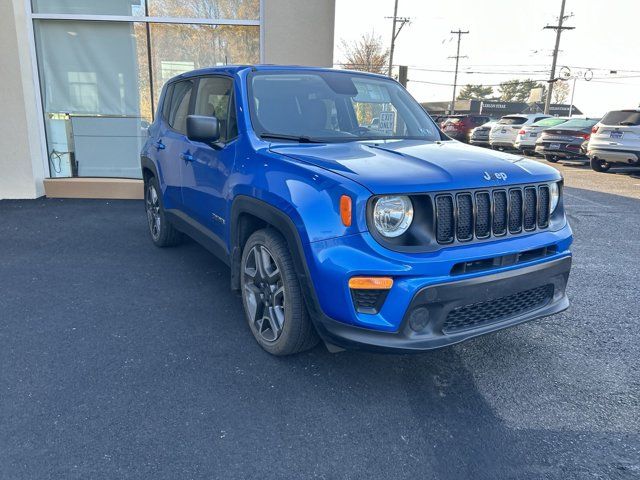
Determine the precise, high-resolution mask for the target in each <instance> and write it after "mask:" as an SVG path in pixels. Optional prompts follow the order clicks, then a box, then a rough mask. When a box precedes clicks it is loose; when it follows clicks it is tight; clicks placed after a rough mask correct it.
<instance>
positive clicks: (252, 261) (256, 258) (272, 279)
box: [240, 229, 318, 355]
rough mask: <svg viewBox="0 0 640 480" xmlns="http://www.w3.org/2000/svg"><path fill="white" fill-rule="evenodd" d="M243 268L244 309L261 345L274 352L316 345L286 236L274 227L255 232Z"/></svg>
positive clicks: (288, 351) (246, 246)
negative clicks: (273, 228)
mask: <svg viewBox="0 0 640 480" xmlns="http://www.w3.org/2000/svg"><path fill="white" fill-rule="evenodd" d="M240 268H241V272H240V278H241V291H242V303H243V305H244V311H245V314H246V318H247V322H248V323H249V328H251V333H253V336H254V337H255V339H256V340H257V342H258V343H259V344H260V346H261V347H262V348H264V349H265V350H266V351H267V352H269V353H271V354H273V355H291V354H294V353H298V352H302V351H304V350H308V349H309V348H312V347H313V346H315V345H316V344H317V343H318V336H317V334H316V332H315V329H314V327H313V324H312V323H311V319H310V318H309V313H308V312H307V309H306V307H305V304H304V299H303V296H302V290H301V288H300V284H299V282H298V279H297V276H296V273H295V270H294V267H293V260H292V258H291V254H290V253H289V249H288V246H287V243H286V241H285V240H284V238H283V237H282V235H280V234H279V233H278V232H276V231H275V230H272V229H264V230H258V231H257V232H255V233H254V234H253V235H251V237H249V240H247V243H246V245H245V247H244V250H243V252H242V261H241V265H240Z"/></svg>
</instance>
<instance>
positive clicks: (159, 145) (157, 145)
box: [153, 140, 166, 150]
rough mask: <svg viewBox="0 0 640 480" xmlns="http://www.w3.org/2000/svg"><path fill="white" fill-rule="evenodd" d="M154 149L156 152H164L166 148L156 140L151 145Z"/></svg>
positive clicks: (160, 141)
mask: <svg viewBox="0 0 640 480" xmlns="http://www.w3.org/2000/svg"><path fill="white" fill-rule="evenodd" d="M153 146H154V147H156V150H164V149H165V148H166V147H165V146H164V143H162V140H158V141H157V142H156V143H154V144H153Z"/></svg>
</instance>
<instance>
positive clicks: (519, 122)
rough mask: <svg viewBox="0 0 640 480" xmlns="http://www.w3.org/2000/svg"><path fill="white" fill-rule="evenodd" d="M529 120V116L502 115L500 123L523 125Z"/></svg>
mask: <svg viewBox="0 0 640 480" xmlns="http://www.w3.org/2000/svg"><path fill="white" fill-rule="evenodd" d="M526 121H527V117H502V118H501V119H500V121H499V122H498V125H522V124H523V123H524V122H526Z"/></svg>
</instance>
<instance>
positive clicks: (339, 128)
mask: <svg viewBox="0 0 640 480" xmlns="http://www.w3.org/2000/svg"><path fill="white" fill-rule="evenodd" d="M141 164H142V172H143V176H144V184H145V208H146V212H147V217H148V223H149V230H150V233H151V239H152V241H153V243H154V244H155V245H157V246H159V247H165V246H170V245H176V244H177V243H179V241H180V239H181V237H182V236H183V235H185V234H186V235H188V236H190V237H193V238H194V239H196V240H197V241H198V242H200V243H201V244H202V245H204V246H205V247H207V248H208V249H209V250H210V251H211V252H213V253H214V254H216V255H217V256H218V257H220V258H221V259H222V260H223V261H224V262H226V263H227V264H228V265H229V267H230V269H231V288H232V289H233V290H236V291H239V292H240V294H241V296H242V301H243V305H244V310H245V313H246V318H247V321H248V324H249V327H250V329H251V332H252V333H253V335H254V337H255V338H256V340H257V341H258V342H259V344H260V345H261V346H262V347H263V348H264V349H265V350H267V351H268V352H270V353H272V354H275V355H286V354H292V353H296V352H299V351H302V350H305V349H308V348H311V347H312V346H314V345H315V344H316V343H317V342H318V341H319V340H320V339H322V340H323V341H324V342H325V343H326V344H327V346H328V347H329V349H330V350H332V351H333V350H337V349H341V348H366V349H376V350H394V351H405V352H406V351H422V350H429V349H433V348H438V347H443V346H446V345H451V344H453V343H457V342H460V341H463V340H466V339H469V338H472V337H475V336H478V335H482V334H485V333H488V332H492V331H495V330H499V329H502V328H505V327H508V326H512V325H516V324H519V323H522V322H525V321H528V320H532V319H535V318H540V317H543V316H547V315H551V314H554V313H557V312H560V311H562V310H564V309H566V308H567V307H568V305H569V301H568V299H567V297H566V294H565V287H566V284H567V280H568V276H569V270H570V267H571V253H570V251H569V247H570V244H571V242H572V233H571V229H570V227H569V225H568V223H567V219H566V216H565V211H564V206H563V199H562V178H561V176H560V175H559V173H558V172H557V170H555V169H553V168H551V167H548V166H546V165H543V164H541V163H538V162H536V161H532V160H527V159H524V158H521V157H518V156H513V155H509V154H505V153H500V152H494V151H488V150H483V149H480V148H477V147H472V146H468V145H464V144H462V143H460V142H457V141H454V140H451V139H449V138H448V137H447V136H446V135H444V134H443V133H442V132H441V131H440V130H439V129H438V127H437V126H436V125H435V124H434V123H433V121H432V120H431V119H430V117H429V115H427V113H426V112H425V111H424V110H423V109H422V108H421V107H420V105H419V104H418V103H417V102H416V101H415V100H414V99H413V98H412V97H411V96H410V95H409V94H408V93H407V91H406V90H405V89H404V88H403V87H402V86H401V85H400V84H398V83H397V82H395V81H394V80H391V79H389V78H387V77H383V76H380V75H373V74H367V73H361V72H354V71H338V70H331V69H322V68H307V67H285V66H225V67H216V68H207V69H202V70H197V71H192V72H189V73H185V74H182V75H179V76H177V77H175V78H173V79H171V80H170V81H169V82H167V84H166V85H165V86H164V88H163V90H162V94H161V97H160V99H159V103H158V111H157V115H156V117H155V121H154V122H153V124H152V125H151V126H150V127H149V139H148V141H147V142H146V144H145V146H144V148H143V150H142V153H141Z"/></svg>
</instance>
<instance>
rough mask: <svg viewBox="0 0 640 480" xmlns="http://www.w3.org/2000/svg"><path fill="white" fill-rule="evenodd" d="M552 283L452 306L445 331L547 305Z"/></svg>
mask: <svg viewBox="0 0 640 480" xmlns="http://www.w3.org/2000/svg"><path fill="white" fill-rule="evenodd" d="M553 292H554V287H553V284H547V285H542V286H540V287H536V288H532V289H530V290H524V291H522V292H518V293H514V294H513V295H509V296H506V297H502V298H496V299H493V300H488V301H486V302H479V303H472V304H469V305H464V306H462V307H458V308H454V309H453V310H451V311H450V312H449V314H448V315H447V318H446V320H445V322H444V326H443V331H444V332H445V333H451V332H456V331H460V330H465V329H468V328H474V327H478V326H482V325H487V324H490V323H495V322H499V321H501V320H507V319H509V318H513V317H516V316H518V315H522V314H524V313H527V312H530V311H533V310H537V309H538V308H542V307H544V306H545V305H547V304H548V303H549V302H550V301H551V299H552V298H553Z"/></svg>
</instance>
